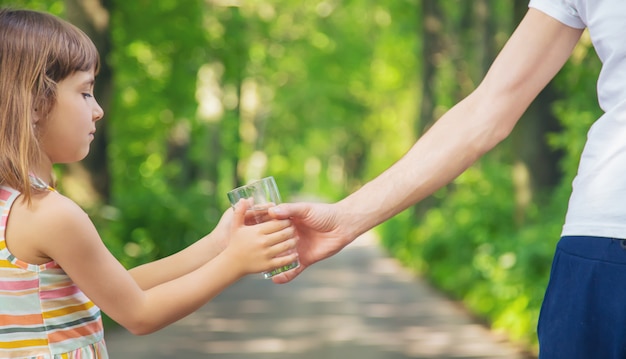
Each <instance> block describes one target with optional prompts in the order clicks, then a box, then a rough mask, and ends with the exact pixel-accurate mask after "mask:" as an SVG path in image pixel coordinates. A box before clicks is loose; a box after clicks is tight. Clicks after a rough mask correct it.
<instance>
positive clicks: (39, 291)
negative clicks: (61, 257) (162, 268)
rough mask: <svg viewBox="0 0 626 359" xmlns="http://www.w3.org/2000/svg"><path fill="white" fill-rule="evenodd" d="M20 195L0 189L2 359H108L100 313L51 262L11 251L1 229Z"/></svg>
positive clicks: (6, 189) (14, 191) (0, 324)
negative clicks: (27, 258)
mask: <svg viewBox="0 0 626 359" xmlns="http://www.w3.org/2000/svg"><path fill="white" fill-rule="evenodd" d="M19 194H20V193H19V192H17V191H16V190H13V189H11V188H7V187H2V186H0V358H3V359H4V358H20V359H62V358H67V359H96V358H97V359H107V358H108V355H107V351H106V346H105V343H104V331H103V327H102V320H101V317H100V309H99V308H98V307H97V306H96V305H94V304H93V303H92V302H91V301H90V300H89V299H88V298H87V297H86V296H85V295H84V294H83V292H82V291H81V290H80V289H78V287H76V285H74V283H73V282H72V280H71V279H70V278H69V277H68V276H67V274H65V272H64V271H63V269H62V268H61V267H59V266H58V265H57V264H56V263H55V262H48V263H45V264H41V265H34V264H28V263H24V262H23V261H20V260H19V259H17V258H15V257H14V256H13V255H12V254H11V252H9V249H8V248H7V246H6V242H5V229H6V224H7V219H8V217H9V211H10V209H11V205H12V204H13V202H14V201H15V199H16V198H17V197H18V196H19Z"/></svg>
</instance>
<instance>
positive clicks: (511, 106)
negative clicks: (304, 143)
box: [273, 8, 583, 283]
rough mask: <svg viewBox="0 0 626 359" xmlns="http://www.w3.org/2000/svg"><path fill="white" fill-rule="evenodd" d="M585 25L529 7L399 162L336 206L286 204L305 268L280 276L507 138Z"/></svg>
mask: <svg viewBox="0 0 626 359" xmlns="http://www.w3.org/2000/svg"><path fill="white" fill-rule="evenodd" d="M582 31H583V30H581V29H575V28H572V27H569V26H566V25H564V24H562V23H561V22H559V21H557V20H555V19H554V18H552V17H550V16H548V15H546V14H544V13H542V12H540V11H539V10H536V9H533V8H531V9H529V10H528V12H527V14H526V15H525V17H524V18H523V20H522V21H521V23H520V24H519V26H518V27H517V29H516V30H515V31H514V33H513V34H512V36H511V37H510V39H509V40H508V41H507V43H506V44H505V46H504V48H503V49H502V50H501V52H500V53H499V54H498V56H497V58H496V59H495V61H494V62H493V64H492V66H491V68H490V69H489V71H488V72H487V74H486V76H485V78H484V79H483V81H482V82H481V83H480V84H479V86H478V87H477V88H476V89H475V90H474V91H473V92H472V93H471V94H470V95H469V96H468V97H466V98H465V99H463V100H462V101H461V102H459V103H458V104H457V105H455V106H454V107H452V108H451V109H450V110H449V111H448V112H446V113H445V114H444V115H443V116H442V117H441V118H440V119H439V120H438V121H437V122H436V123H435V124H434V125H433V126H432V127H431V128H430V129H429V130H428V131H427V132H426V133H425V134H424V135H423V136H422V137H421V138H420V139H419V140H418V141H417V142H416V143H415V144H414V145H413V146H412V148H411V149H410V150H409V151H408V152H407V153H406V154H405V155H404V156H403V157H402V158H401V159H400V160H398V161H397V162H396V163H395V164H393V165H392V166H391V167H389V168H388V169H387V170H386V171H384V172H383V173H381V174H380V175H379V176H378V177H376V178H374V179H373V180H371V181H370V182H368V183H367V184H365V185H364V186H363V187H361V188H360V189H359V190H357V191H356V192H354V193H352V194H351V195H349V196H348V197H346V198H344V199H343V200H341V201H339V202H337V203H335V204H330V205H325V204H314V203H290V204H282V205H280V206H279V207H277V208H276V209H275V210H274V211H273V213H274V215H275V216H276V217H277V218H287V217H290V218H292V220H293V222H294V224H295V225H296V228H297V229H298V232H299V235H300V237H301V240H300V243H299V244H298V252H299V254H300V263H301V267H300V268H298V269H296V270H293V271H289V272H287V273H285V274H284V275H281V276H279V277H277V278H275V279H274V281H275V282H277V283H284V282H288V281H290V280H291V279H293V278H294V277H295V276H297V275H298V274H299V273H300V272H302V270H304V269H305V268H306V267H307V266H308V265H311V264H313V263H315V262H317V261H319V260H322V259H324V258H327V257H328V256H331V255H333V254H335V253H337V252H338V251H340V250H341V249H342V248H343V247H345V246H346V245H348V244H349V243H351V242H352V241H353V240H354V239H355V238H357V237H358V236H359V235H360V234H362V233H364V232H366V231H367V230H369V229H371V228H373V227H374V226H376V225H378V224H380V223H382V222H383V221H385V220H387V219H389V218H391V217H393V216H394V215H396V214H398V213H399V212H401V211H403V210H404V209H406V208H408V207H409V206H411V205H413V204H415V203H417V202H419V201H420V200H422V199H424V198H425V197H427V196H429V195H431V194H432V193H433V192H435V191H436V190H437V189H439V188H441V187H442V186H444V185H446V184H447V183H449V182H450V181H452V180H453V179H454V178H456V177H457V176H458V175H459V174H461V173H462V172H463V171H465V170H466V169H467V168H468V167H469V166H471V165H472V164H473V163H474V162H475V161H476V160H477V159H478V158H480V157H481V156H482V155H483V154H485V153H486V152H487V151H489V150H490V149H492V148H493V147H494V146H495V145H497V144H498V143H499V142H501V141H502V140H503V139H504V138H506V137H507V136H508V135H509V134H510V132H511V130H512V129H513V127H514V126H515V124H516V123H517V121H518V120H519V119H520V117H521V116H522V114H523V113H524V112H525V111H526V109H527V108H528V106H529V105H530V103H531V102H532V101H533V100H534V99H535V97H536V96H537V95H538V94H539V92H540V91H541V90H542V89H543V88H544V87H545V86H546V85H547V83H548V82H549V81H550V80H552V78H553V77H554V76H555V75H556V73H557V72H558V71H559V70H560V69H561V68H562V67H563V65H564V63H565V62H566V61H567V59H568V58H569V56H570V54H571V52H572V50H573V48H574V46H575V45H576V43H577V42H578V40H579V38H580V35H581V34H582Z"/></svg>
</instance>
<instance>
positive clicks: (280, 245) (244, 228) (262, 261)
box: [224, 200, 298, 275]
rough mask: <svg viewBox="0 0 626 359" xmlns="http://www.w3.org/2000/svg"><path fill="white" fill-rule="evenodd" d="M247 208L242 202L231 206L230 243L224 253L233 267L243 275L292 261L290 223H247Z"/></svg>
mask: <svg viewBox="0 0 626 359" xmlns="http://www.w3.org/2000/svg"><path fill="white" fill-rule="evenodd" d="M249 206H250V205H249V204H248V203H247V202H246V201H244V200H242V201H240V202H239V203H238V204H237V205H236V206H235V210H234V215H233V218H232V222H231V228H230V236H229V237H230V240H229V244H228V247H227V248H226V249H225V251H224V252H225V253H224V254H227V255H229V256H231V257H232V260H233V266H234V267H236V268H237V270H239V271H240V272H241V273H242V275H243V274H250V273H260V272H264V271H269V270H272V269H275V268H278V267H282V266H285V265H288V264H290V263H292V262H293V261H295V260H296V259H297V257H298V255H297V253H296V252H295V251H293V249H294V248H295V247H296V241H297V238H296V234H295V229H294V227H293V226H292V224H291V221H289V220H270V221H267V222H262V223H259V224H249V223H250V221H249V217H250V214H249V213H246V212H247V210H248V208H249ZM246 217H248V221H246ZM246 223H248V224H246ZM284 253H289V254H284Z"/></svg>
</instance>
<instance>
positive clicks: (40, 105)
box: [0, 9, 100, 199]
mask: <svg viewBox="0 0 626 359" xmlns="http://www.w3.org/2000/svg"><path fill="white" fill-rule="evenodd" d="M99 66H100V59H99V55H98V51H97V49H96V47H95V45H94V44H93V42H92V41H91V40H90V39H89V37H88V36H87V35H86V34H85V33H84V32H82V31H81V30H80V29H78V28H77V27H76V26H74V25H72V24H70V23H68V22H66V21H64V20H62V19H60V18H58V17H55V16H54V15H51V14H46V13H42V12H37V11H31V10H14V9H0V184H2V185H5V186H9V187H11V188H14V189H16V190H18V191H20V192H22V193H23V195H24V196H25V198H26V199H30V196H31V193H32V192H31V189H32V187H31V183H30V180H29V171H31V170H33V169H34V168H35V167H36V166H37V165H38V163H39V162H40V161H41V158H42V153H41V151H40V148H39V141H38V135H37V126H36V122H37V119H38V118H45V117H46V115H47V113H48V112H49V111H50V110H51V108H52V107H53V106H54V104H55V102H56V86H57V83H58V82H59V81H61V80H63V79H65V78H66V77H68V76H69V75H71V74H73V73H74V72H76V71H91V70H92V69H94V70H95V72H96V73H97V72H98V69H99Z"/></svg>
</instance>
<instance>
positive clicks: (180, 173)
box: [0, 0, 599, 347]
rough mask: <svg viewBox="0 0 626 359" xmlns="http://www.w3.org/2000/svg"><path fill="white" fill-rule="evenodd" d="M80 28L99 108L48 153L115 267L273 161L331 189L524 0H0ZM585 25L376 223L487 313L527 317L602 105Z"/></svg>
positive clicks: (433, 107)
mask: <svg viewBox="0 0 626 359" xmlns="http://www.w3.org/2000/svg"><path fill="white" fill-rule="evenodd" d="M0 5H3V6H14V7H20V8H29V9H37V10H42V11H48V12H51V13H53V14H56V15H58V16H61V17H62V18H65V19H67V20H69V21H70V22H72V23H74V24H76V25H77V26H79V27H80V28H82V29H83V30H84V31H85V32H87V33H88V34H89V35H90V37H91V38H92V39H93V41H94V42H95V44H96V46H97V47H98V49H99V50H100V53H101V56H102V60H103V67H102V70H101V72H100V74H99V75H98V77H97V83H96V86H97V88H96V97H97V98H98V100H99V102H100V104H101V105H102V106H103V108H104V109H105V112H106V114H105V119H104V121H101V122H99V128H98V132H97V136H96V137H97V138H96V140H95V142H94V143H93V145H92V150H91V153H90V155H89V157H88V158H87V159H85V160H84V161H83V162H81V163H77V164H72V165H68V166H60V167H57V168H56V171H57V176H58V178H59V180H60V183H61V186H60V190H61V191H62V192H63V193H65V194H66V195H68V196H69V197H71V198H73V199H74V200H76V201H77V202H78V203H79V204H81V205H82V206H83V207H84V208H85V210H87V211H88V213H89V214H90V215H91V217H92V219H93V220H94V221H95V223H96V225H97V226H98V228H99V230H100V233H101V235H102V237H103V239H104V241H105V242H106V244H107V246H108V247H109V248H110V250H111V251H112V252H113V253H114V254H115V255H116V256H117V257H118V258H119V259H120V260H121V261H122V263H123V264H124V265H126V266H128V267H131V266H135V265H137V264H140V263H143V262H145V261H150V260H153V259H155V258H160V257H163V256H165V255H168V254H171V253H173V252H175V251H177V250H179V249H181V248H183V247H185V246H187V245H189V244H190V243H192V242H193V241H195V240H196V239H197V238H199V237H200V236H202V235H204V234H206V233H208V232H209V231H211V230H212V228H213V227H214V225H215V224H216V223H217V221H218V219H219V218H220V216H221V214H222V213H223V211H225V210H226V209H227V208H228V201H227V198H226V195H225V193H226V192H227V191H228V190H229V189H231V188H232V187H235V186H237V185H241V184H243V183H245V182H247V181H249V180H252V179H256V178H260V177H263V176H268V175H272V176H274V177H275V178H276V181H277V183H278V186H279V188H280V189H281V193H282V195H283V200H285V201H297V200H315V201H328V202H332V201H336V200H338V199H340V198H342V197H343V196H345V195H346V194H348V193H350V192H352V191H354V190H356V189H357V188H359V186H361V185H362V184H363V183H364V182H366V181H368V180H370V179H372V178H373V177H374V176H376V175H377V174H378V173H380V172H381V171H383V170H384V169H385V168H387V167H388V166H389V165H391V164H392V163H393V162H394V161H396V160H397V159H398V158H400V157H401V156H402V155H403V154H404V153H405V152H406V151H407V150H408V149H409V148H410V146H411V145H412V144H413V143H414V141H415V140H416V139H417V138H418V137H419V136H420V135H421V134H422V133H423V132H424V131H425V130H427V129H428V127H429V126H430V125H431V124H432V123H433V122H434V121H436V120H437V118H438V117H440V116H441V115H442V114H443V113H444V112H445V111H446V110H447V109H448V108H450V107H451V106H452V105H453V104H455V103H456V102H457V101H459V100H460V99H461V98H463V97H464V96H466V95H467V94H468V93H469V92H470V91H471V90H472V89H473V88H475V87H476V86H477V84H478V83H479V81H480V79H481V78H482V76H483V75H484V74H485V72H486V71H487V69H488V66H489V64H490V63H491V61H492V60H493V58H494V57H495V55H496V53H497V52H498V51H499V49H500V48H501V47H502V45H503V44H504V42H505V41H506V39H507V38H508V36H509V35H510V34H511V32H512V31H513V29H514V28H515V26H516V24H517V23H518V22H519V20H520V19H521V17H522V16H523V15H524V13H525V12H526V10H527V5H528V1H527V0H504V1H503V0H474V1H463V0H448V1H437V0H421V1H420V0H395V1H390V2H381V1H374V0H359V1H356V0H344V1H340V0H315V1H301V2H300V1H292V0H271V1H270V0H249V1H245V0H185V1H176V0H162V1H149V0H133V1H128V0H65V1H61V0H57V1H51V0H32V1H31V0H24V1H5V0H0ZM598 71H599V62H598V61H597V59H596V57H595V54H594V53H593V49H592V48H591V44H590V41H589V38H588V36H587V34H585V35H584V36H583V39H582V40H581V41H580V43H579V45H578V46H577V48H576V49H575V51H574V54H573V56H572V58H571V59H570V61H569V62H568V63H567V65H566V66H565V68H564V69H563V70H562V71H561V72H560V73H559V74H558V76H557V78H556V79H555V80H554V81H553V82H552V83H551V84H550V85H549V86H548V87H547V88H546V89H545V90H544V91H543V92H542V93H541V95H540V96H539V98H538V99H537V100H536V101H535V102H534V104H533V105H532V107H531V108H530V109H529V111H528V112H527V113H526V114H525V115H524V118H523V119H522V120H521V122H520V123H519V124H518V126H517V127H516V129H515V130H514V132H513V134H512V135H511V136H510V137H509V138H508V139H507V140H506V141H504V142H503V143H502V144H501V145H499V146H498V147H496V149H494V150H493V151H492V152H490V153H489V154H488V155H487V156H485V157H484V158H483V159H481V160H480V161H479V162H478V163H477V164H476V165H475V166H473V167H472V168H470V169H469V170H468V171H466V172H465V173H464V174H463V175H461V176H460V177H459V178H458V179H457V180H455V181H454V182H453V183H452V184H450V185H449V186H447V187H446V188H443V189H441V190H440V191H438V192H437V193H436V194H435V195H434V196H432V197H430V198H428V199H427V200H425V201H423V202H422V203H419V204H417V205H416V206H414V207H412V208H410V209H408V210H406V211H404V212H403V213H401V214H399V215H398V216H396V217H394V218H393V219H391V220H390V221H388V222H386V223H385V224H383V225H380V226H379V227H378V228H376V231H377V232H378V235H379V237H380V238H381V242H382V244H383V246H384V247H385V248H386V249H387V250H388V251H389V253H391V254H392V255H394V256H395V257H397V258H399V259H400V260H401V261H402V262H403V263H404V264H405V265H406V266H407V267H408V268H410V269H411V270H413V271H414V272H415V273H417V274H419V275H421V276H423V277H424V278H426V279H427V280H428V281H430V282H431V283H433V285H435V286H436V287H438V288H440V289H441V290H442V291H444V292H445V293H447V294H448V295H450V296H452V297H453V298H455V299H459V300H462V301H463V302H464V303H465V304H466V305H467V307H468V308H470V310H471V311H473V312H474V313H475V314H476V315H477V316H478V317H480V318H483V319H484V320H485V321H486V322H488V323H489V324H490V325H491V326H492V327H493V328H495V329H498V330H502V331H505V332H506V333H507V335H508V336H509V337H510V338H512V339H513V340H514V341H516V342H519V343H523V344H524V345H527V346H529V347H534V346H536V343H535V341H536V339H535V326H536V321H537V317H538V312H539V306H540V304H541V300H542V297H543V292H544V290H545V286H546V284H547V280H548V274H549V267H550V264H551V258H552V254H553V250H554V245H555V243H556V241H557V240H558V236H559V234H560V230H561V224H562V221H563V216H564V211H565V207H566V205H567V197H568V195H569V191H570V186H571V180H572V178H573V176H574V174H575V171H576V166H577V163H578V157H579V154H580V151H581V150H582V146H583V144H584V141H585V139H586V131H587V130H588V128H589V126H590V124H591V123H592V122H593V121H594V119H595V118H597V117H598V115H599V109H598V106H597V102H596V92H595V89H596V87H595V80H596V77H597V73H598Z"/></svg>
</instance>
